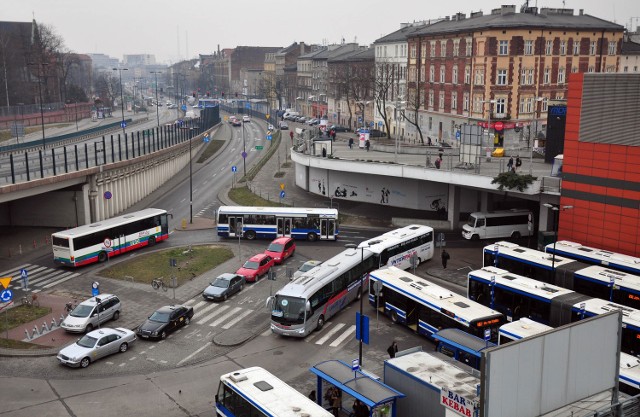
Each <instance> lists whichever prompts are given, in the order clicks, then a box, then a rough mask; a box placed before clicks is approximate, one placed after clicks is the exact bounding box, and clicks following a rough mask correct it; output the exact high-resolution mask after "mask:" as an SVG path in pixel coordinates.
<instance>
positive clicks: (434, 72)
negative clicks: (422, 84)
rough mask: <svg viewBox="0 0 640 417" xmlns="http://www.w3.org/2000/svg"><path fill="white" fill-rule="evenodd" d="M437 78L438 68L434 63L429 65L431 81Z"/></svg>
mask: <svg viewBox="0 0 640 417" xmlns="http://www.w3.org/2000/svg"><path fill="white" fill-rule="evenodd" d="M435 80H436V69H435V67H434V66H433V65H431V66H430V67H429V81H430V82H435Z"/></svg>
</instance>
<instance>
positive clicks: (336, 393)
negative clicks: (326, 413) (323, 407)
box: [331, 388, 342, 417]
mask: <svg viewBox="0 0 640 417" xmlns="http://www.w3.org/2000/svg"><path fill="white" fill-rule="evenodd" d="M341 408H342V392H341V391H340V390H339V389H338V388H335V389H334V390H333V394H332V396H331V411H333V415H334V417H340V409H341Z"/></svg>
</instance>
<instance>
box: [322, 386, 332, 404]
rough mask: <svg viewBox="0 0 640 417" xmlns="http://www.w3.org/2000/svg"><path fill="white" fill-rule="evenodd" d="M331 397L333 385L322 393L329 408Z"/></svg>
mask: <svg viewBox="0 0 640 417" xmlns="http://www.w3.org/2000/svg"><path fill="white" fill-rule="evenodd" d="M331 398H333V387H329V388H327V392H325V393H324V399H325V401H326V402H327V403H328V404H329V408H331Z"/></svg>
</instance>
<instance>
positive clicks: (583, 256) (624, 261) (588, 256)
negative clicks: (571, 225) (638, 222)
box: [545, 240, 640, 275]
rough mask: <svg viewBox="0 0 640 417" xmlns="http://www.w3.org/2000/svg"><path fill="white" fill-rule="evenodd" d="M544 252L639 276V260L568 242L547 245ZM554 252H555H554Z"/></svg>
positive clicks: (560, 241) (561, 241)
mask: <svg viewBox="0 0 640 417" xmlns="http://www.w3.org/2000/svg"><path fill="white" fill-rule="evenodd" d="M545 251H546V252H549V253H555V254H556V255H561V256H564V257H567V258H571V259H575V260H577V261H581V262H585V263H588V264H593V265H601V266H605V267H607V268H611V269H616V270H618V271H624V272H628V273H631V274H636V275H640V258H638V257H635V256H630V255H625V254H622V253H615V252H611V251H608V250H604V249H597V248H592V247H589V246H584V245H581V244H579V243H575V242H570V241H568V240H559V241H557V242H556V243H555V246H554V244H553V243H551V244H549V245H547V246H546V247H545ZM554 251H555V252H554Z"/></svg>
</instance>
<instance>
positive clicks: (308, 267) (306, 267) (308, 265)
mask: <svg viewBox="0 0 640 417" xmlns="http://www.w3.org/2000/svg"><path fill="white" fill-rule="evenodd" d="M316 266H318V265H316V264H312V263H304V264H302V266H301V267H300V269H298V271H300V272H307V271H309V270H311V269H313V268H315V267H316Z"/></svg>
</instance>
